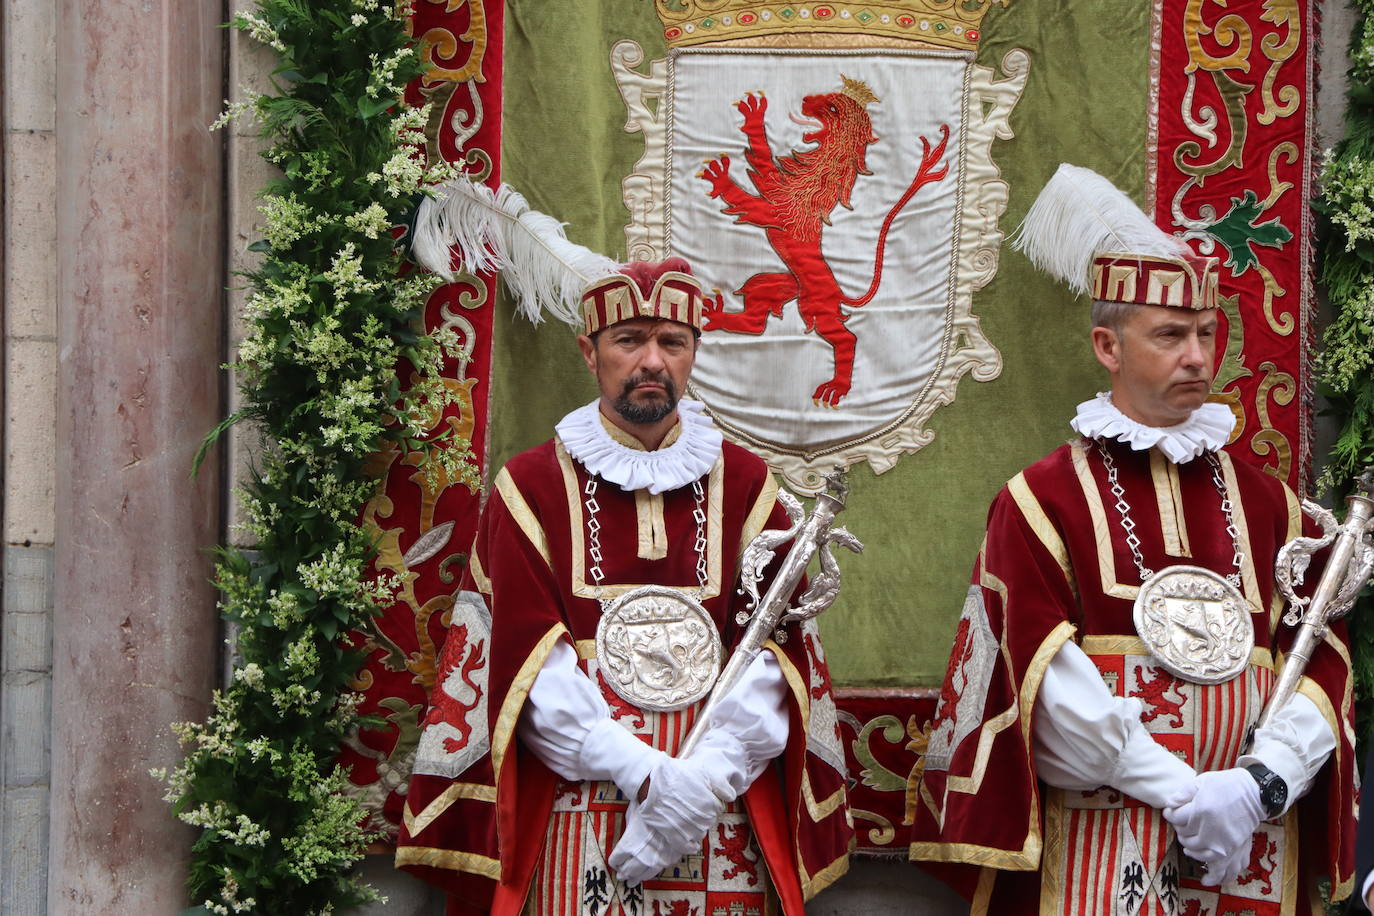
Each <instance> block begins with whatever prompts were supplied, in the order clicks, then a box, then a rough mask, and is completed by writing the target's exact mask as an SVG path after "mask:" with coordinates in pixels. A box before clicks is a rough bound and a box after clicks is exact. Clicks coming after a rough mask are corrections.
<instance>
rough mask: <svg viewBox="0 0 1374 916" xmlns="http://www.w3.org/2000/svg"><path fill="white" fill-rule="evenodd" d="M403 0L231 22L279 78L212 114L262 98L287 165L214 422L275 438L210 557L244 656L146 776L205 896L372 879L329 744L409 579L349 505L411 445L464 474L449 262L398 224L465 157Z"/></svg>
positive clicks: (315, 894) (247, 897) (370, 895)
mask: <svg viewBox="0 0 1374 916" xmlns="http://www.w3.org/2000/svg"><path fill="white" fill-rule="evenodd" d="M408 12H409V9H408V5H407V4H404V3H400V4H398V3H396V2H394V0H387V2H381V0H309V2H306V0H258V2H257V4H256V8H255V9H254V10H252V11H248V12H240V13H238V14H236V15H235V16H234V18H233V19H232V20H231V22H230V25H231V26H233V27H234V28H236V29H238V30H240V31H241V32H243V33H244V34H246V35H248V36H249V37H250V38H252V39H254V40H256V41H259V42H261V43H263V44H266V45H267V46H269V47H271V48H272V49H274V50H275V51H276V52H277V54H278V55H279V56H280V65H279V66H278V67H277V68H276V70H275V71H274V73H273V86H274V88H275V91H273V92H271V93H264V94H253V93H248V94H247V100H246V101H244V102H241V103H236V104H233V105H230V104H228V103H226V106H227V107H226V111H225V114H224V116H223V117H222V118H221V119H220V121H218V122H217V125H218V126H223V124H226V123H228V122H230V121H232V120H234V119H246V118H252V119H254V120H255V121H256V122H257V123H258V125H259V126H260V129H261V132H262V136H263V137H264V139H266V140H267V141H268V143H269V145H268V148H267V149H266V151H265V152H264V154H263V155H264V156H265V157H266V158H267V159H268V160H269V161H270V162H272V163H273V164H275V165H276V166H277V167H278V168H279V169H280V172H281V176H280V177H279V178H277V179H275V180H274V181H272V182H271V183H270V184H269V185H268V186H267V187H266V188H265V189H264V191H263V193H262V194H261V195H260V199H261V205H260V207H259V212H260V213H261V216H262V220H261V231H262V239H261V240H260V241H258V242H256V243H254V244H253V245H252V246H250V247H251V248H252V249H253V250H254V251H257V252H260V253H261V255H262V259H261V262H260V264H259V266H258V267H257V268H256V269H254V270H253V271H251V272H249V273H247V274H246V277H247V281H248V284H249V287H250V293H249V296H248V301H247V304H246V307H245V309H244V316H243V317H244V322H245V329H246V332H245V335H244V338H243V340H242V342H241V345H240V348H239V353H238V359H237V361H236V362H235V363H234V364H232V365H231V366H230V367H229V368H232V369H233V370H235V371H236V372H237V375H238V382H239V386H240V389H241V391H242V394H243V408H242V409H241V410H240V411H239V412H238V413H236V414H235V415H234V416H232V417H230V418H228V419H227V420H226V421H225V422H224V423H222V424H220V426H219V427H217V428H216V429H215V430H213V431H212V432H211V433H210V435H209V436H207V437H206V443H205V448H208V447H209V446H210V444H212V443H213V442H214V441H215V440H216V439H217V438H218V436H219V435H220V434H222V433H223V432H224V430H225V429H227V428H228V427H229V426H231V425H232V424H233V423H235V422H238V421H241V420H249V421H252V422H254V423H256V424H257V426H258V428H259V429H260V430H261V431H262V432H263V433H264V435H265V437H266V439H267V441H268V443H269V444H268V447H267V448H266V449H265V450H264V454H263V455H262V456H261V457H260V459H259V461H258V465H257V467H256V468H255V469H254V473H253V477H252V479H251V480H250V481H249V482H248V484H247V485H246V486H245V487H244V488H243V490H241V491H240V492H239V493H238V497H239V499H240V500H242V502H243V504H244V516H245V518H246V519H247V521H246V524H245V527H246V529H247V532H248V534H249V535H250V536H251V538H252V540H253V541H254V542H255V549H254V550H252V551H243V550H237V549H233V548H227V547H226V548H222V549H221V550H220V551H219V562H218V564H217V567H216V584H217V585H218V587H219V590H220V595H221V598H220V609H221V612H222V614H223V616H224V618H225V619H226V620H228V621H231V622H233V623H234V624H236V625H237V632H238V638H237V642H236V644H235V645H234V646H233V647H232V649H233V651H234V654H235V657H236V665H235V670H234V673H233V676H232V678H231V679H230V682H229V684H228V686H227V687H226V688H225V690H224V691H222V692H219V693H216V695H215V697H214V705H213V711H212V713H211V715H210V716H209V717H208V718H207V719H206V720H205V721H204V722H198V723H182V724H181V725H179V726H178V729H177V734H178V737H179V738H180V739H181V742H182V745H183V748H184V751H185V757H184V759H183V760H182V761H181V763H180V764H179V765H177V766H176V767H174V768H172V769H171V770H162V771H158V772H156V774H155V775H157V776H158V777H160V778H161V779H163V780H164V781H165V783H166V785H167V792H166V798H167V800H168V801H169V802H170V803H171V804H172V805H173V808H174V810H175V811H176V813H177V815H178V816H179V817H180V819H181V820H182V821H184V822H186V823H187V824H190V825H191V826H193V827H195V828H196V829H197V830H199V835H198V837H197V839H196V841H195V845H194V851H193V858H192V864H191V869H190V876H189V886H190V892H191V899H192V901H193V902H194V903H195V904H196V908H195V911H196V912H205V913H216V914H228V913H249V914H257V913H263V914H268V913H270V914H276V913H299V914H312V913H329V912H334V911H336V910H338V909H340V908H343V907H347V906H351V905H355V904H358V903H361V902H365V901H368V900H371V899H374V898H375V894H374V892H373V890H372V888H370V887H367V886H366V885H364V884H362V883H360V882H358V881H356V880H355V879H354V878H353V877H352V876H351V874H350V872H351V869H352V866H353V865H354V863H356V862H357V860H358V859H359V858H360V857H361V856H362V855H363V853H364V851H365V850H366V848H367V846H368V845H369V844H370V843H371V842H372V841H373V840H374V839H376V838H377V836H378V834H377V833H376V832H375V831H373V830H372V829H371V828H370V827H368V826H367V813H366V812H365V811H364V810H363V808H362V807H361V805H360V803H359V802H358V801H357V799H356V798H355V797H354V796H352V795H350V794H349V793H348V792H347V791H345V790H346V788H347V780H346V774H345V773H343V772H341V771H340V769H339V768H338V766H337V764H336V760H337V758H338V754H339V747H340V742H341V740H342V738H343V737H344V735H345V733H346V732H347V731H348V730H349V729H350V728H353V727H355V726H357V725H358V724H359V721H360V719H359V716H358V712H357V707H358V700H359V696H358V695H357V694H356V693H354V692H353V691H352V690H351V689H350V684H351V682H352V681H353V679H354V677H355V676H356V674H357V671H358V668H359V666H360V664H361V662H362V660H363V658H362V655H361V653H359V652H358V651H356V650H354V649H352V648H350V646H349V643H348V641H347V640H346V639H345V638H344V637H345V634H347V633H350V632H352V631H356V630H365V629H366V628H367V627H368V626H369V625H370V623H371V621H372V619H373V617H374V616H375V615H376V614H377V613H378V611H379V609H380V608H382V607H385V606H386V605H388V604H389V603H390V602H391V600H392V597H393V595H394V591H395V588H396V583H395V581H394V580H393V579H391V578H389V577H388V576H385V575H384V576H380V577H379V576H374V575H372V574H371V571H370V563H369V561H370V559H371V557H372V555H373V549H374V545H373V543H372V541H371V539H370V538H371V535H369V534H368V532H367V531H366V530H365V529H364V528H362V527H360V526H359V525H358V519H359V515H360V512H361V510H362V508H363V507H364V505H365V504H366V503H367V501H368V500H369V499H370V498H371V497H372V496H373V495H375V494H376V492H377V488H378V481H377V480H375V479H372V478H370V477H369V476H368V474H367V471H366V466H367V462H368V459H369V457H370V456H372V455H373V454H374V453H375V452H377V451H378V450H379V449H382V448H396V447H399V448H401V449H402V450H404V451H405V452H407V453H409V454H412V455H416V454H418V455H419V456H421V461H422V463H423V464H425V466H426V467H427V469H428V470H429V472H430V473H433V474H436V475H437V474H442V475H446V476H447V477H448V478H449V479H454V480H463V481H465V482H472V481H474V480H475V469H474V463H473V461H472V459H471V454H470V452H469V451H468V443H466V442H463V441H460V440H458V439H456V438H454V436H453V433H452V428H453V427H452V425H451V424H447V423H438V422H437V420H436V418H437V417H438V416H439V415H440V414H441V413H442V411H443V409H444V408H445V406H447V405H448V404H450V403H451V396H450V394H449V391H450V389H449V387H448V386H446V385H444V384H443V380H442V378H441V376H440V373H441V370H442V368H443V365H444V361H445V358H446V357H450V356H453V355H454V354H455V353H456V351H457V340H456V338H455V337H454V335H452V334H447V335H445V334H437V335H430V334H426V333H425V328H424V307H425V303H426V301H427V300H428V298H429V295H430V293H432V292H433V291H434V289H435V288H436V287H437V286H438V285H439V284H440V282H441V281H440V280H439V279H438V278H437V277H435V276H434V275H432V274H429V273H425V272H423V271H419V270H413V269H411V268H410V265H408V264H407V263H406V262H405V260H404V258H403V257H402V253H401V251H400V247H399V243H398V241H397V234H398V233H397V232H396V230H395V229H394V228H393V227H397V226H402V225H404V224H405V222H406V217H407V215H408V213H409V211H411V210H412V209H413V208H414V206H415V205H416V204H417V202H418V200H419V199H420V198H421V195H423V194H425V193H426V189H427V188H428V187H430V186H431V185H433V184H435V183H437V182H440V181H443V180H445V179H447V178H449V177H451V176H452V169H451V167H450V166H448V165H447V164H446V163H443V162H437V163H430V162H427V161H426V158H425V152H424V150H425V144H424V126H425V124H426V121H427V116H428V113H427V111H426V110H425V109H423V108H420V109H413V108H409V107H407V106H406V104H405V102H404V101H403V93H404V91H405V87H406V85H407V84H408V83H409V82H410V81H411V80H413V79H415V78H416V77H417V76H419V74H420V64H419V61H418V58H417V55H416V53H415V48H414V46H413V44H412V42H411V41H410V39H408V38H407V35H406V17H407V15H408ZM402 379H406V380H408V381H407V382H406V383H404V384H403V382H402ZM436 429H439V430H446V431H447V432H438V433H436V432H434V430H436ZM203 453H204V449H202V455H203ZM199 457H200V456H198V460H199Z"/></svg>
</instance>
